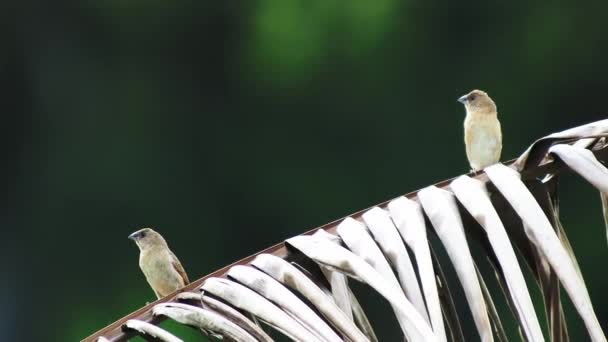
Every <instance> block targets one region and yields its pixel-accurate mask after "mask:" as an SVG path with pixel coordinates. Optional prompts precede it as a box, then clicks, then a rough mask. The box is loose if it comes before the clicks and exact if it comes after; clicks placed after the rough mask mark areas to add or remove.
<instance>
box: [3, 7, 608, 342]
mask: <svg viewBox="0 0 608 342" xmlns="http://www.w3.org/2000/svg"><path fill="white" fill-rule="evenodd" d="M3 7H4V8H3V10H2V11H1V12H0V13H1V14H0V18H2V20H1V22H0V27H1V30H0V39H1V40H0V47H1V50H0V77H1V79H2V85H1V87H2V93H1V95H0V99H2V106H1V107H0V113H2V117H3V120H2V128H3V133H2V135H1V136H0V139H1V144H0V146H2V147H1V148H2V149H3V152H4V153H3V154H2V155H3V157H4V163H3V167H2V168H1V169H0V173H1V176H2V179H4V184H5V188H4V191H2V194H3V196H2V197H1V201H2V206H1V212H0V214H1V215H0V220H1V221H0V226H1V227H2V229H3V231H2V232H3V235H2V239H0V251H1V253H2V256H3V257H4V258H3V260H5V262H3V264H2V265H3V267H2V269H3V276H2V281H1V282H0V289H2V292H3V294H4V295H3V297H4V301H5V303H4V304H3V305H1V306H0V315H2V319H1V320H0V331H1V334H0V335H1V336H0V337H1V339H2V340H4V341H27V340H37V341H42V340H56V341H75V340H79V339H81V338H84V337H86V336H88V335H89V334H91V333H93V332H94V331H95V330H97V329H99V328H102V327H103V326H105V325H107V324H109V323H111V322H113V321H114V320H116V319H118V318H120V317H122V316H124V315H126V314H127V313H129V312H131V311H133V310H135V309H137V308H139V307H140V306H142V305H143V304H145V302H146V301H152V300H153V299H154V295H153V293H152V291H151V290H150V289H149V288H148V285H147V284H146V282H145V279H144V277H143V275H142V274H141V272H140V271H139V268H138V265H137V259H138V251H137V248H136V246H135V245H134V244H133V243H131V241H129V240H127V235H128V234H129V233H131V232H133V231H134V230H136V229H138V228H141V227H146V226H151V227H155V228H156V229H157V230H158V231H160V232H161V233H162V234H163V235H164V236H165V237H166V239H167V240H168V241H169V243H170V246H171V247H172V249H173V251H174V252H175V253H176V254H177V255H178V256H179V258H180V259H181V261H182V263H183V264H184V266H185V268H186V270H187V271H188V272H189V275H190V278H191V279H197V278H199V277H201V276H203V275H205V274H207V273H210V272H212V271H214V270H216V269H218V268H219V267H221V266H224V265H226V264H228V263H231V262H233V261H236V260H238V259H240V258H242V257H245V256H247V255H249V254H252V253H254V252H256V251H259V250H261V249H263V248H265V247H268V246H270V245H272V244H274V243H277V242H279V241H282V240H283V239H285V238H287V237H290V236H293V235H296V234H299V233H301V232H304V231H306V230H308V229H311V228H314V227H316V226H319V225H321V224H323V223H326V222H329V221H332V220H334V219H337V218H340V217H342V216H344V215H347V214H349V213H351V212H353V211H356V210H358V209H362V208H365V207H368V206H370V205H372V204H375V203H378V202H380V201H383V200H387V199H389V198H392V197H395V196H397V195H399V194H402V193H406V192H409V191H411V190H415V189H417V188H420V187H423V186H426V185H429V184H431V183H433V182H436V181H439V180H442V179H445V178H449V177H451V176H455V175H458V174H461V173H464V172H466V171H468V164H467V162H466V158H465V154H464V148H463V144H462V121H463V118H464V109H463V108H462V106H461V105H460V104H459V103H457V102H456V98H458V97H459V96H460V95H462V94H464V93H466V92H468V91H469V90H471V89H472V88H480V89H484V90H486V91H488V93H489V94H490V95H491V96H492V97H493V98H494V100H495V101H496V102H497V104H498V108H499V115H500V119H501V121H502V126H503V132H504V150H503V159H504V160H507V159H510V158H512V157H515V156H517V155H518V154H519V153H520V152H522V151H523V150H524V149H525V148H526V147H527V145H528V144H529V143H531V142H532V141H533V140H534V139H535V138H537V137H540V136H542V135H546V134H548V133H551V132H554V131H558V130H562V129H565V128H568V127H571V126H574V125H578V124H582V123H586V122H589V121H592V120H598V119H602V118H605V114H606V112H607V111H606V104H605V101H606V100H605V99H606V95H607V94H608V64H607V62H606V61H607V57H606V56H607V53H608V35H607V32H606V26H605V24H606V23H605V22H606V13H607V11H608V2H606V1H603V2H599V1H598V2H574V1H571V2H569V1H558V2H553V3H551V4H549V3H546V2H536V3H534V2H510V1H472V2H471V1H468V2H461V1H460V2H457V1H452V2H447V1H446V2H439V1H422V0H417V1H397V0H374V1H370V0H367V1H361V0H354V1H331V0H325V1H313V0H308V1H290V0H255V1H215V2H211V1H171V2H169V1H101V2H94V1H80V2H66V1H53V2H42V1H40V2H38V3H35V2H19V3H12V4H8V3H7V4H5V5H4V6H3ZM574 179H575V178H574V177H570V178H568V179H565V180H566V181H567V182H566V184H565V186H564V187H563V189H562V198H563V201H564V202H563V203H564V204H563V205H564V207H565V208H563V209H562V215H563V218H564V224H565V227H566V229H567V231H568V232H569V233H570V237H571V240H572V243H573V245H574V249H575V251H576V252H577V253H578V257H579V262H580V263H581V267H582V270H583V273H584V274H585V276H586V280H587V282H588V284H589V290H590V293H591V297H592V299H593V300H594V303H595V309H596V312H597V313H598V316H599V318H600V322H602V324H603V327H604V329H607V326H606V322H607V321H608V305H607V304H608V295H607V294H606V292H605V289H606V288H607V287H608V278H607V277H606V272H605V268H606V266H605V265H606V258H607V257H608V248H607V247H606V237H605V232H604V230H603V229H604V228H603V223H602V219H601V211H600V206H599V197H598V196H597V194H596V193H595V192H594V191H593V190H592V189H591V187H590V186H589V185H587V184H585V183H584V182H581V181H576V180H574ZM570 180H571V181H570ZM567 308H568V309H569V310H570V309H571V307H567ZM570 311H572V310H570ZM571 317H572V318H571V322H572V323H571V325H570V328H571V334H572V337H573V340H576V341H580V340H585V339H586V334H585V332H584V328H583V326H582V324H581V323H580V320H579V319H578V317H577V316H576V314H572V315H571ZM27 320H29V321H27ZM381 324H383V323H381ZM391 324H394V322H392V323H391ZM469 324H470V323H469ZM32 325H33V326H34V328H31V326H32ZM471 327H472V325H471ZM393 331H395V332H396V333H398V330H396V329H393ZM467 333H468V334H469V336H470V337H471V338H475V339H476V336H477V335H476V332H475V331H474V330H471V331H468V332H467ZM396 336H397V335H394V336H393V338H396Z"/></svg>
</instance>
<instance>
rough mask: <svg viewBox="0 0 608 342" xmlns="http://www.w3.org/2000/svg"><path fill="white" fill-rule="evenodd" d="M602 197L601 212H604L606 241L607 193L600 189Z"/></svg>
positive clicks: (607, 230) (607, 223)
mask: <svg viewBox="0 0 608 342" xmlns="http://www.w3.org/2000/svg"><path fill="white" fill-rule="evenodd" d="M600 198H601V199H602V214H604V224H605V226H606V241H608V194H607V193H605V192H601V191H600Z"/></svg>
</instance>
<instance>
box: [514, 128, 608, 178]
mask: <svg viewBox="0 0 608 342" xmlns="http://www.w3.org/2000/svg"><path fill="white" fill-rule="evenodd" d="M607 132H608V119H607V120H601V121H596V122H592V123H589V124H586V125H582V126H578V127H574V128H570V129H567V130H565V131H561V132H558V133H553V134H550V135H547V136H546V137H543V138H540V139H538V140H536V141H535V142H534V143H533V144H532V145H530V147H528V149H527V150H526V151H525V152H524V153H523V154H522V155H521V156H520V157H519V158H517V160H516V161H515V163H513V166H514V167H515V169H516V170H518V171H520V172H521V171H523V170H525V169H528V168H530V167H536V166H538V164H539V163H540V162H541V161H542V160H543V159H544V158H545V157H546V155H547V152H548V150H549V148H550V147H551V146H553V145H554V144H557V143H559V142H564V141H565V142H567V141H572V140H579V139H587V138H592V137H594V138H598V137H602V136H605V135H606V133H607Z"/></svg>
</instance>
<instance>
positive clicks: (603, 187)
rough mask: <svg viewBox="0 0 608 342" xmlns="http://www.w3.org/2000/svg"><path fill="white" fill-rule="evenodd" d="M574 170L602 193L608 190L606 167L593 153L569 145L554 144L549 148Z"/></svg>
mask: <svg viewBox="0 0 608 342" xmlns="http://www.w3.org/2000/svg"><path fill="white" fill-rule="evenodd" d="M549 152H550V153H553V154H555V155H557V156H558V157H559V158H560V159H561V160H562V161H563V162H564V163H566V165H568V166H569V167H570V168H571V169H572V170H574V172H576V173H578V174H579V175H580V176H581V177H583V178H585V179H586V180H587V181H588V182H589V183H591V184H592V185H593V186H594V187H596V188H597V189H598V190H599V191H601V192H603V193H607V192H608V169H606V167H605V166H604V165H602V163H600V162H599V161H598V160H597V159H596V158H595V156H594V155H593V153H592V152H591V151H589V150H588V149H585V148H580V147H575V146H571V145H564V144H560V145H555V146H553V147H551V148H550V149H549Z"/></svg>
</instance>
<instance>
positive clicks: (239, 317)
mask: <svg viewBox="0 0 608 342" xmlns="http://www.w3.org/2000/svg"><path fill="white" fill-rule="evenodd" d="M201 297H202V301H203V304H204V305H205V306H206V307H209V308H210V309H212V310H213V311H215V312H217V313H219V314H221V315H223V316H224V317H226V318H228V319H229V320H231V321H232V322H234V323H236V324H237V325H238V326H239V327H241V328H243V329H244V330H245V331H247V332H248V333H249V334H250V335H251V336H253V337H255V338H256V339H257V340H258V341H261V342H272V338H271V337H270V336H268V334H266V332H265V331H264V330H262V328H261V327H260V326H259V325H258V324H256V323H255V322H253V321H252V320H250V319H249V318H247V317H246V316H245V315H243V314H241V313H240V312H239V311H238V310H235V309H233V308H232V307H231V306H230V305H228V304H225V303H223V302H221V301H219V300H217V299H215V298H211V297H209V296H201Z"/></svg>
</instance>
